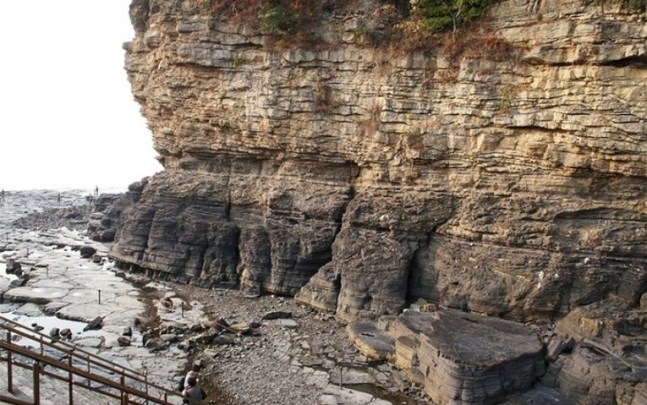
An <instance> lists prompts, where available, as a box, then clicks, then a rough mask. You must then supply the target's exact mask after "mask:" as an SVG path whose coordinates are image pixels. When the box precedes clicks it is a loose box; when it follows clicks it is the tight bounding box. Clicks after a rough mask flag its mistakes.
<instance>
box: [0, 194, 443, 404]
mask: <svg viewBox="0 0 647 405" xmlns="http://www.w3.org/2000/svg"><path fill="white" fill-rule="evenodd" d="M57 197H58V193H57V192H46V191H38V192H10V193H9V194H8V196H7V201H6V202H5V204H4V205H3V206H1V207H0V213H1V214H0V215H1V216H0V230H1V233H2V234H4V237H3V239H4V240H3V243H2V244H0V245H1V246H0V250H2V252H0V263H4V265H5V267H7V263H14V262H15V263H21V264H22V268H23V269H24V270H25V271H27V272H28V273H29V278H28V279H27V281H26V283H25V285H24V286H22V287H11V286H10V285H9V282H8V280H7V282H6V283H5V284H3V302H4V304H3V307H2V308H3V312H5V313H7V312H9V313H10V314H11V315H10V316H16V315H15V314H16V312H18V313H22V314H26V315H32V316H35V315H39V316H44V315H46V314H56V315H57V316H58V317H63V318H67V319H76V320H78V321H82V322H86V323H87V322H90V321H91V320H92V319H91V318H93V317H95V316H96V314H97V313H98V314H101V315H102V317H103V330H102V331H101V333H99V334H96V335H93V336H82V335H81V334H80V333H77V334H75V336H72V337H71V342H73V343H75V344H78V345H79V346H82V347H84V349H85V350H94V351H96V352H97V353H101V354H102V356H107V357H108V358H110V359H111V360H113V361H115V360H118V361H124V362H127V363H128V364H130V365H132V366H133V368H139V369H144V368H145V369H147V370H148V372H149V373H150V374H151V375H152V376H154V377H153V378H156V379H157V381H158V382H159V383H161V384H163V385H164V386H168V387H173V386H174V384H175V383H176V382H177V381H178V380H179V378H180V376H181V375H182V374H183V372H184V371H186V370H187V369H188V368H189V366H190V364H191V363H192V362H200V363H202V364H203V365H204V369H203V372H202V377H201V380H202V384H203V385H204V387H205V389H206V390H207V392H208V393H209V394H210V395H209V398H208V401H209V402H211V403H218V404H222V405H227V404H229V405H246V404H267V405H272V404H276V405H279V404H349V405H355V404H357V405H363V404H369V403H371V404H378V405H379V404H382V405H387V404H407V405H414V404H425V403H431V402H430V400H429V399H428V397H427V396H426V394H425V393H424V391H423V390H422V387H421V386H420V385H416V384H412V383H410V382H408V380H407V379H406V377H405V375H404V374H403V372H401V371H399V370H398V369H396V368H395V367H394V366H392V365H390V364H388V363H386V362H375V361H373V360H371V359H369V358H368V357H366V356H364V355H362V354H360V352H359V351H358V350H357V349H356V348H355V347H354V346H353V345H352V344H351V343H350V342H349V340H348V338H347V336H346V332H345V329H344V325H342V324H340V323H338V322H337V321H336V320H335V318H334V316H333V315H331V314H326V313H319V312H316V311H314V310H313V309H312V308H310V307H307V306H304V305H302V304H299V303H298V302H297V301H295V300H294V299H293V298H291V297H280V296H274V295H264V296H260V295H254V294H248V293H246V292H243V291H239V290H228V289H204V288H199V287H196V286H192V285H187V284H177V283H170V282H166V281H162V280H155V281H151V280H150V279H149V278H147V277H144V276H143V275H141V274H136V273H130V272H124V271H122V270H119V269H116V268H114V267H113V263H110V262H109V260H108V259H107V248H106V247H105V245H102V244H101V243H97V242H93V241H91V240H90V239H89V238H88V237H87V235H85V234H84V233H83V232H82V231H81V230H83V229H85V228H86V227H87V225H88V223H90V222H91V221H92V216H91V214H92V211H93V209H95V208H96V206H95V205H93V206H92V207H91V206H89V205H88V203H87V202H86V201H85V198H84V197H83V195H82V194H81V193H63V194H62V198H61V201H62V202H61V203H59V202H58V199H57ZM98 201H101V199H99V200H98ZM95 218H96V216H95ZM89 246H91V247H92V248H93V249H94V250H95V251H96V253H94V255H92V256H90V257H88V258H82V257H81V255H80V253H79V251H80V250H81V247H89ZM52 252H53V253H52ZM58 253H62V254H61V255H60V256H57V255H56V254H58ZM75 267H80V268H82V269H83V268H84V267H88V268H86V269H83V270H82V272H81V273H70V268H72V269H74V268H75ZM74 271H75V270H74ZM88 272H90V273H88ZM44 273H45V274H44ZM84 274H85V275H84ZM87 274H93V276H92V280H93V287H92V288H89V287H87V286H83V285H80V284H74V283H73V282H72V281H71V280H72V279H75V280H77V281H78V280H79V279H81V278H87V277H90V276H88V275H87ZM98 274H101V277H102V278H103V277H105V278H106V281H105V282H101V283H99V284H101V285H103V286H104V287H101V288H103V290H102V294H103V295H102V304H101V306H98V305H96V303H94V304H93V303H92V302H95V301H96V299H97V297H96V295H95V294H96V290H95V289H94V288H96V287H97V286H98V285H99V284H98V281H97V280H98V279H97V277H98ZM124 281H125V282H126V283H124ZM66 284H70V285H66ZM109 285H110V286H112V287H108V286H109ZM117 285H119V288H117V287H115V286H117ZM35 286H39V287H40V288H39V289H38V290H39V291H38V292H36V291H35V290H36V289H35V288H33V287H35ZM128 286H130V287H128ZM43 291H46V292H47V294H48V296H47V297H43V295H42V293H43ZM120 291H122V292H120ZM72 296H75V297H76V298H74V299H73V300H71V299H69V297H72ZM120 297H121V298H120ZM126 297H130V298H126ZM111 298H112V299H113V301H111ZM68 301H75V302H68ZM165 302H166V303H167V305H163V303H165ZM169 302H172V304H171V305H169V304H168V303H169ZM76 304H78V305H76ZM25 305H28V306H29V308H30V311H26V309H28V308H25ZM124 305H125V306H124ZM129 305H130V307H129ZM128 308H132V315H127V314H128V313H130V312H124V311H126V310H128V311H130V310H129V309H128ZM113 313H114V314H115V315H114V316H113V315H112V314H113ZM61 322H62V321H61ZM219 322H220V323H219ZM220 324H222V325H227V326H226V327H224V328H223V327H220ZM130 327H132V328H133V329H134V331H135V333H134V334H133V337H132V338H129V339H128V340H129V342H128V344H124V346H123V347H122V346H121V344H120V343H119V339H120V337H122V338H123V336H121V335H122V331H123V330H124V328H130ZM122 340H123V339H122Z"/></svg>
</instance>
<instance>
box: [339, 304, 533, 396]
mask: <svg viewBox="0 0 647 405" xmlns="http://www.w3.org/2000/svg"><path fill="white" fill-rule="evenodd" d="M388 325H389V326H390V329H389V330H388V332H387V333H388V335H390V337H391V339H389V338H388V337H387V336H385V335H386V333H384V332H383V331H380V330H379V329H378V328H376V326H375V324H373V325H370V324H368V323H366V322H362V323H357V324H352V325H349V326H348V331H349V334H350V336H351V340H352V341H354V342H360V343H361V344H357V347H358V349H359V350H360V351H361V352H362V353H364V354H365V355H367V356H371V357H374V358H375V357H377V358H388V359H391V360H392V361H394V362H395V364H396V365H397V366H398V367H400V368H401V369H403V370H405V371H406V372H407V374H408V376H409V378H411V379H412V380H413V381H415V382H417V383H419V384H422V385H423V386H424V387H425V391H426V392H427V394H429V396H430V397H431V398H432V399H433V400H434V402H436V403H438V404H442V405H468V404H469V405H489V404H496V403H500V402H501V401H502V400H503V399H504V398H505V397H507V396H508V395H510V394H513V393H516V392H523V391H525V390H527V389H529V388H530V387H532V386H533V384H534V383H535V382H537V381H538V380H539V378H540V377H541V376H542V375H543V374H544V373H545V364H544V345H543V343H542V342H541V340H540V339H539V337H538V336H537V334H536V333H535V332H534V331H533V330H532V329H530V328H528V327H526V326H524V325H522V324H520V323H516V322H512V321H506V320H502V319H499V318H492V317H486V316H482V315H477V314H470V313H465V312H460V311H456V310H439V311H435V312H430V313H429V312H415V311H408V312H405V313H404V314H402V315H400V316H399V317H397V318H396V319H395V321H393V322H389V323H388ZM390 345H391V347H389V346H390Z"/></svg>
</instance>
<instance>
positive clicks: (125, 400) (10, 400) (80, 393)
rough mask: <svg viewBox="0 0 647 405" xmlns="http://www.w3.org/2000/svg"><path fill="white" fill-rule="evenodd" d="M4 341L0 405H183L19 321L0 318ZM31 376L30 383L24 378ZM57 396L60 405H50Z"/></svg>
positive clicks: (133, 374)
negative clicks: (3, 375)
mask: <svg viewBox="0 0 647 405" xmlns="http://www.w3.org/2000/svg"><path fill="white" fill-rule="evenodd" d="M2 335H5V336H4V337H3V338H0V367H3V368H4V369H5V370H6V377H7V378H6V385H5V384H4V383H5V381H2V384H1V385H0V403H7V404H16V405H46V404H49V403H52V404H56V405H59V404H64V403H68V404H69V405H73V404H75V403H76V404H87V403H96V404H102V405H103V404H109V405H113V404H115V405H116V404H119V405H129V404H147V405H148V404H160V405H172V404H179V403H181V396H180V395H179V394H178V393H177V392H174V391H172V390H169V389H167V388H165V387H162V386H160V385H157V384H153V383H151V382H149V381H148V377H147V375H146V374H142V373H140V372H138V371H134V370H131V369H129V368H126V367H122V366H120V365H118V364H115V363H113V362H110V361H108V360H105V359H103V358H101V357H99V356H97V355H94V354H92V353H89V352H87V351H84V350H82V349H79V348H77V347H75V346H73V345H71V344H68V343H65V342H61V341H58V340H54V339H52V338H50V337H49V336H47V335H44V334H42V333H39V332H35V331H33V330H32V329H29V328H27V327H25V326H23V325H20V324H18V323H16V322H14V321H11V320H8V319H4V318H0V336H2ZM16 336H21V337H22V338H21V339H20V340H21V341H24V339H28V341H30V343H31V345H30V346H31V347H30V346H27V347H26V346H22V345H19V344H17V343H16V342H14V341H13V339H14V337H16ZM30 372H31V378H29V377H25V376H26V375H28V374H29V373H30ZM30 380H31V381H30ZM45 390H47V391H45ZM65 391H67V392H65ZM44 393H45V395H44ZM53 394H56V400H55V401H54V402H51V397H52V396H53ZM88 401H91V402H88ZM171 401H173V402H171Z"/></svg>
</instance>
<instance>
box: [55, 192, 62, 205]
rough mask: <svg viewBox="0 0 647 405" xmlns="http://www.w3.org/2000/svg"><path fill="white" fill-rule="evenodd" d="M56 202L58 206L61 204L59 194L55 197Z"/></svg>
mask: <svg viewBox="0 0 647 405" xmlns="http://www.w3.org/2000/svg"><path fill="white" fill-rule="evenodd" d="M56 202H57V203H59V204H60V203H61V193H58V195H57V196H56Z"/></svg>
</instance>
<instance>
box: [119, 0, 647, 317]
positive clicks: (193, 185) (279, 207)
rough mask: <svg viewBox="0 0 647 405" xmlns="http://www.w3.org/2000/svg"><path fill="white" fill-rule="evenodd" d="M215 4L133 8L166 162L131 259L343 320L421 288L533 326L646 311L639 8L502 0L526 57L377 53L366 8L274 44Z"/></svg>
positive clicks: (165, 2) (139, 80) (171, 2)
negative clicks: (608, 309)
mask: <svg viewBox="0 0 647 405" xmlns="http://www.w3.org/2000/svg"><path fill="white" fill-rule="evenodd" d="M196 3H197V2H191V1H182V2H178V1H175V0H134V1H133V5H132V7H131V17H132V20H133V25H134V26H135V29H136V37H135V38H134V40H133V41H132V42H131V43H128V44H127V45H126V48H127V59H126V69H127V71H128V75H129V79H130V81H131V83H132V89H133V93H134V95H135V98H136V99H137V101H138V102H139V103H140V104H141V106H142V112H143V114H144V116H145V117H146V119H147V120H148V123H149V126H150V128H151V129H152V131H153V134H154V140H155V148H156V150H157V151H158V152H159V155H160V160H161V162H162V163H163V165H164V167H165V170H164V172H162V173H160V174H158V175H156V176H154V177H152V178H151V179H150V180H149V182H148V184H147V186H146V188H145V189H144V191H143V194H142V196H141V199H140V200H139V202H138V204H137V205H136V206H135V208H134V209H133V210H132V212H131V213H130V216H129V218H128V220H127V221H126V223H125V225H124V227H123V228H122V230H121V233H120V235H119V240H118V242H117V243H116V244H115V245H114V247H113V249H112V252H111V253H112V256H113V257H115V258H116V259H118V260H119V261H121V262H123V263H126V264H128V263H130V264H132V265H133V266H134V267H137V268H144V269H148V270H152V271H155V272H157V274H158V275H166V274H168V275H169V277H173V278H177V279H181V280H186V281H191V282H194V283H197V284H204V285H212V284H221V283H225V284H232V285H235V284H240V285H242V286H243V287H246V288H251V289H254V290H258V291H266V292H271V293H276V294H289V295H297V298H298V299H299V300H301V301H303V302H305V303H308V304H310V305H312V306H314V307H317V308H320V309H324V310H329V311H334V312H336V314H337V316H338V317H339V318H341V319H344V320H351V319H355V318H358V317H371V316H375V315H379V314H387V313H397V312H399V311H400V310H401V309H402V308H403V307H404V306H405V305H406V304H407V302H410V301H413V300H416V299H417V298H425V299H427V300H429V301H431V302H433V303H437V304H440V305H441V306H444V307H450V308H459V309H465V310H471V311H475V312H482V313H488V314H492V315H498V316H503V317H506V318H508V319H514V320H524V321H529V320H536V319H545V318H553V319H554V318H560V317H563V316H564V315H566V314H567V313H568V312H569V311H570V310H572V309H573V308H575V307H578V306H582V305H586V304H590V303H595V302H600V301H604V300H609V299H613V300H614V302H618V303H619V305H620V307H621V308H625V309H631V308H637V307H639V306H640V301H641V297H642V298H643V299H642V301H643V306H646V305H647V298H645V296H644V294H645V291H647V268H646V264H645V263H646V260H647V198H646V196H647V181H646V180H647V179H646V178H647V53H646V51H647V42H646V39H647V25H646V24H645V22H644V21H643V20H642V19H641V18H640V17H641V16H640V15H639V14H627V13H623V12H620V11H619V10H617V9H615V8H613V7H608V6H607V7H605V9H604V10H601V9H600V8H598V7H594V6H591V5H588V6H586V5H585V4H584V2H582V1H576V0H560V1H557V0H545V1H503V2H501V3H500V4H499V5H498V6H496V7H495V8H494V9H493V10H491V13H490V14H491V17H492V22H491V24H492V25H493V27H494V30H495V32H496V35H497V36H498V37H500V38H502V39H503V40H505V41H507V42H509V44H510V45H511V46H512V48H513V49H514V51H513V52H511V53H510V54H509V56H510V57H509V58H506V59H505V60H492V59H493V58H488V57H487V55H485V56H481V57H478V58H468V57H464V58H462V59H460V60H459V61H457V63H453V61H450V60H448V59H445V58H444V57H442V56H424V55H422V54H409V55H405V56H395V55H393V54H388V53H385V52H382V51H379V50H375V49H372V48H370V47H365V46H362V45H361V44H360V43H359V42H360V38H359V35H360V34H359V31H360V30H358V29H357V27H358V26H359V24H360V22H361V19H362V18H363V14H362V13H361V10H359V8H358V9H357V10H356V11H357V12H353V10H352V9H348V10H345V11H344V12H338V13H336V14H330V15H328V16H327V17H326V18H327V19H328V20H327V21H326V24H325V26H327V27H328V28H327V31H326V32H325V33H324V34H323V35H324V37H326V38H327V39H328V40H329V42H331V43H335V44H338V45H336V46H329V47H324V48H322V49H321V50H319V49H294V48H292V49H288V50H276V49H271V48H268V47H266V46H264V45H265V44H266V43H267V41H268V38H267V36H264V35H262V34H260V33H259V32H257V31H255V30H253V29H251V28H249V27H247V26H245V25H243V24H237V23H236V22H235V21H227V20H225V19H221V18H219V16H216V15H213V14H210V13H206V12H205V11H204V9H201V8H200V7H199V6H198V5H197V4H196ZM355 3H361V2H355ZM364 3H366V4H365V6H366V7H367V8H370V7H371V6H372V5H371V4H369V3H371V2H370V1H368V0H366V1H364ZM376 3H377V2H376ZM373 6H376V7H377V5H373Z"/></svg>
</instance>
